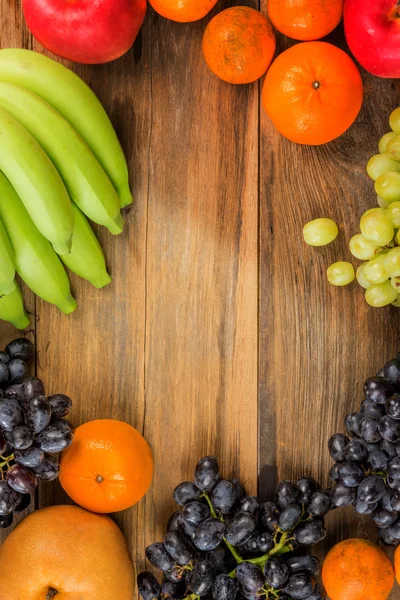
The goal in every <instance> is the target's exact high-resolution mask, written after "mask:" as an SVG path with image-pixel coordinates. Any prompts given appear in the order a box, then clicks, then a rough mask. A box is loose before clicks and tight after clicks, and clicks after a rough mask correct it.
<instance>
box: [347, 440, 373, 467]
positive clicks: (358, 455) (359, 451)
mask: <svg viewBox="0 0 400 600" xmlns="http://www.w3.org/2000/svg"><path fill="white" fill-rule="evenodd" d="M345 457H346V460H347V461H348V462H364V461H366V460H367V458H368V451H367V449H366V447H365V444H364V443H363V442H362V441H361V440H358V439H356V438H354V439H352V440H350V442H349V443H348V444H347V446H346V450H345Z"/></svg>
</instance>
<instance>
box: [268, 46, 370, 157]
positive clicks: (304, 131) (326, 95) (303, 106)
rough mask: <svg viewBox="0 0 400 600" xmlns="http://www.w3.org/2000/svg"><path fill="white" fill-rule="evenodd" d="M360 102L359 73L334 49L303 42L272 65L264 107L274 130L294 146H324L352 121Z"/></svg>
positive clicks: (360, 84) (348, 58)
mask: <svg viewBox="0 0 400 600" xmlns="http://www.w3.org/2000/svg"><path fill="white" fill-rule="evenodd" d="M362 100H363V85H362V80H361V76H360V73H359V72H358V69H357V67H356V65H355V64H354V62H353V61H352V60H351V58H350V57H349V56H348V55H347V54H346V53H345V52H343V50H340V49H339V48H337V47H336V46H333V45H332V44H328V43H326V42H304V43H302V44H297V45H296V46H293V47H292V48H289V49H288V50H286V51H285V52H283V53H282V54H280V55H279V56H278V58H277V59H276V60H275V61H274V62H273V64H272V65H271V67H270V69H269V71H268V73H267V76H266V78H265V81H264V87H263V91H262V102H263V106H264V109H265V111H266V112H267V114H268V116H269V117H270V119H271V121H272V123H273V124H274V125H275V127H276V128H277V130H278V131H279V132H280V133H281V134H282V135H284V136H285V137H287V138H288V139H289V140H291V141H293V142H297V143H298V144H311V145H318V144H325V143H327V142H330V141H331V140H333V139H335V138H337V137H338V136H340V135H342V133H344V132H345V131H346V130H347V129H348V128H349V127H350V125H352V123H353V122H354V121H355V119H356V117H357V115H358V113H359V111H360V108H361V105H362Z"/></svg>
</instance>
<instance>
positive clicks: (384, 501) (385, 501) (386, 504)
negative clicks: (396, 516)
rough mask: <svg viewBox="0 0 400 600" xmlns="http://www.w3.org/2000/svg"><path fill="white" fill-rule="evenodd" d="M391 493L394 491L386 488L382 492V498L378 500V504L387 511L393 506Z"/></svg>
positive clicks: (390, 510) (391, 509)
mask: <svg viewBox="0 0 400 600" xmlns="http://www.w3.org/2000/svg"><path fill="white" fill-rule="evenodd" d="M393 493H396V492H393V491H392V490H391V489H389V488H386V489H385V493H384V494H383V496H382V498H381V499H380V501H379V504H380V506H382V507H383V508H384V509H385V510H388V511H389V512H392V511H393V506H392V494H393Z"/></svg>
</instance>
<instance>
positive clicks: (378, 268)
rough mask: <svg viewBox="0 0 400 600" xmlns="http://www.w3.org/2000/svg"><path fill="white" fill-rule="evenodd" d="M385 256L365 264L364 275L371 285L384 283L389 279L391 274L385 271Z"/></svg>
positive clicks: (382, 255)
mask: <svg viewBox="0 0 400 600" xmlns="http://www.w3.org/2000/svg"><path fill="white" fill-rule="evenodd" d="M385 258H386V255H385V254H379V256H377V257H375V258H373V259H372V260H370V261H369V262H367V263H366V264H365V268H364V275H365V278H366V279H367V281H369V282H370V283H384V282H385V281H387V280H388V279H389V274H388V272H387V271H386V269H385Z"/></svg>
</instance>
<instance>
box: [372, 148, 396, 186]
mask: <svg viewBox="0 0 400 600" xmlns="http://www.w3.org/2000/svg"><path fill="white" fill-rule="evenodd" d="M387 171H400V164H399V163H398V162H396V161H395V160H392V159H391V158H390V157H389V156H388V155H387V154H375V156H372V157H371V158H370V159H369V161H368V163H367V173H368V175H369V176H370V177H371V179H373V180H374V181H375V180H376V179H378V177H379V175H382V174H383V173H387Z"/></svg>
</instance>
